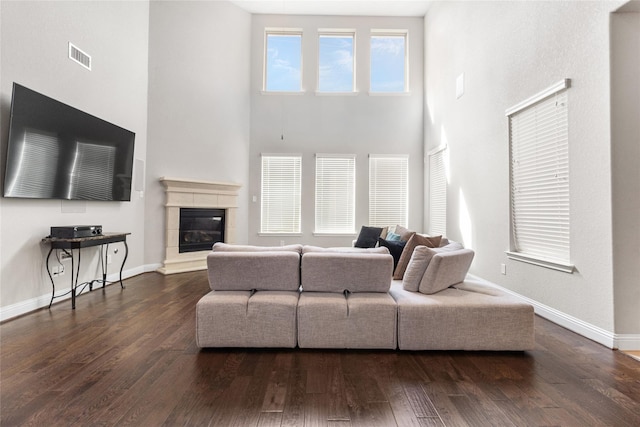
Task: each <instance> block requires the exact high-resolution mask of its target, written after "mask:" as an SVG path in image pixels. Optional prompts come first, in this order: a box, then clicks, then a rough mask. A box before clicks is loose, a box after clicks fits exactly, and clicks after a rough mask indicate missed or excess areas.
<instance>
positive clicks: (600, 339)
mask: <svg viewBox="0 0 640 427" xmlns="http://www.w3.org/2000/svg"><path fill="white" fill-rule="evenodd" d="M469 277H470V278H472V279H473V280H478V281H481V282H483V283H484V284H486V285H488V286H493V287H494V288H498V289H500V290H501V291H504V292H506V293H508V294H510V295H512V296H514V297H516V298H518V299H520V300H522V301H524V302H527V303H529V304H531V305H532V306H533V309H534V311H535V313H536V314H537V315H538V316H540V317H544V318H545V319H547V320H549V321H551V322H553V323H556V324H558V325H560V326H562V327H563V328H566V329H568V330H570V331H572V332H575V333H576V334H580V335H582V336H583V337H585V338H588V339H590V340H592V341H595V342H597V343H599V344H602V345H604V346H605V347H609V348H611V349H619V350H637V349H639V348H640V335H636V334H614V333H613V332H610V331H607V330H604V329H602V328H600V327H598V326H595V325H592V324H590V323H587V322H585V321H583V320H580V319H578V318H577V317H573V316H570V315H568V314H566V313H564V312H562V311H559V310H556V309H555V308H552V307H549V306H547V305H545V304H542V303H539V302H538V301H535V300H532V299H530V298H527V297H525V296H522V295H520V294H518V293H516V292H513V291H511V290H509V289H506V288H503V287H502V286H499V285H496V284H495V283H491V282H489V281H487V280H485V279H482V278H481V277H478V276H474V275H472V274H469Z"/></svg>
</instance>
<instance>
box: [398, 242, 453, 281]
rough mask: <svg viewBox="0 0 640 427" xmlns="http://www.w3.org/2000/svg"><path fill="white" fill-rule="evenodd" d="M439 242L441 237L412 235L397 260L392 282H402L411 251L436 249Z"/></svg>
mask: <svg viewBox="0 0 640 427" xmlns="http://www.w3.org/2000/svg"><path fill="white" fill-rule="evenodd" d="M440 240H442V236H434V237H430V236H423V235H421V234H414V235H413V236H411V237H410V238H409V240H408V241H407V244H406V245H405V246H404V249H403V250H402V254H401V255H400V259H399V260H398V265H397V266H396V269H395V270H394V272H393V278H394V280H402V277H403V276H404V272H405V270H406V269H407V265H408V264H409V260H410V259H411V255H413V250H414V249H415V248H416V246H427V247H429V248H437V247H438V246H440Z"/></svg>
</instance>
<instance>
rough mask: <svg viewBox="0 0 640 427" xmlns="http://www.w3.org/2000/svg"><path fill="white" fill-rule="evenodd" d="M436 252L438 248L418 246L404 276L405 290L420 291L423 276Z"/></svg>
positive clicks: (403, 284)
mask: <svg viewBox="0 0 640 427" xmlns="http://www.w3.org/2000/svg"><path fill="white" fill-rule="evenodd" d="M436 253H437V252H436V250H433V249H431V248H428V247H426V246H416V248H415V249H414V250H413V254H412V255H411V260H409V265H407V271H405V273H404V277H403V278H402V287H403V289H404V290H405V291H411V292H418V289H419V288H420V281H422V276H424V272H425V271H427V267H428V266H429V262H430V261H431V258H433V256H434V255H435V254H436Z"/></svg>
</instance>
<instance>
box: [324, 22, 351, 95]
mask: <svg viewBox="0 0 640 427" xmlns="http://www.w3.org/2000/svg"><path fill="white" fill-rule="evenodd" d="M354 39H355V32H354V31H346V30H342V31H341V30H320V34H319V36H318V91H319V92H353V91H354V90H355V77H354V76H355V74H354V70H355V67H354V65H355V62H354V56H355V55H354V48H355V45H354Z"/></svg>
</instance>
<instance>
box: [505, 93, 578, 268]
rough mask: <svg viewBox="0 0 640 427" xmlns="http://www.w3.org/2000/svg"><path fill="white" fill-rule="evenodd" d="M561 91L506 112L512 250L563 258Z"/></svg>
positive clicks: (565, 194) (565, 186) (564, 104)
mask: <svg viewBox="0 0 640 427" xmlns="http://www.w3.org/2000/svg"><path fill="white" fill-rule="evenodd" d="M567 110H568V99H567V91H566V90H564V91H561V92H558V93H556V94H554V95H552V96H550V97H548V98H545V99H543V100H542V101H539V102H537V103H535V104H533V105H531V106H529V107H527V108H525V109H523V110H521V111H519V112H517V113H514V114H512V115H511V116H510V120H509V125H510V135H511V216H512V228H513V230H512V231H513V237H514V244H515V251H516V252H520V253H523V254H525V255H530V256H533V257H539V258H543V259H549V260H558V261H564V262H568V261H569V145H568V120H567V116H568V113H567Z"/></svg>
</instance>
